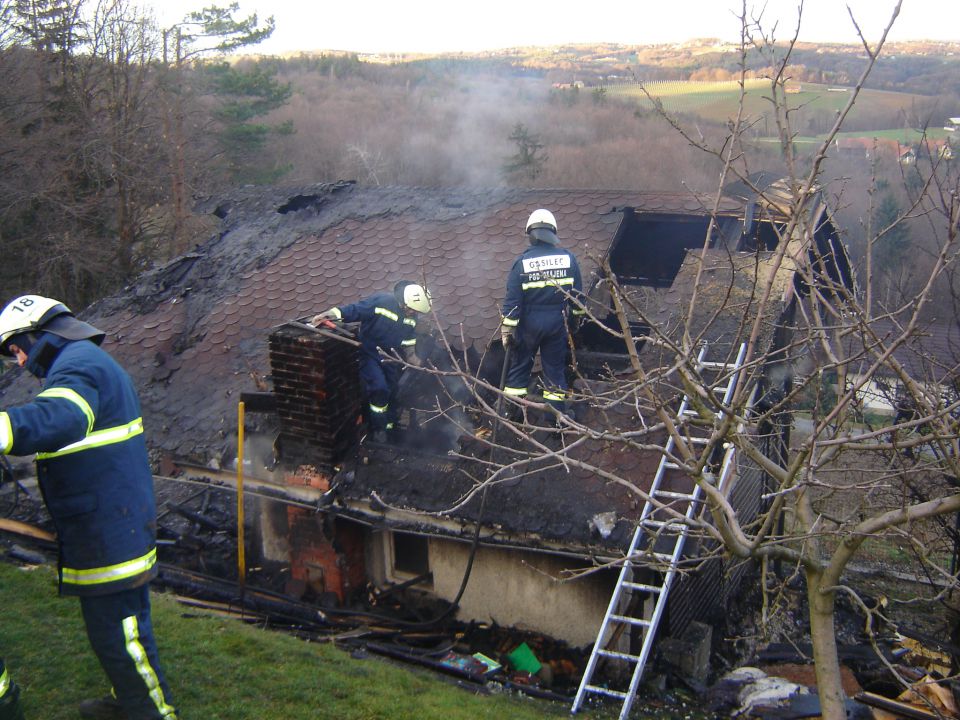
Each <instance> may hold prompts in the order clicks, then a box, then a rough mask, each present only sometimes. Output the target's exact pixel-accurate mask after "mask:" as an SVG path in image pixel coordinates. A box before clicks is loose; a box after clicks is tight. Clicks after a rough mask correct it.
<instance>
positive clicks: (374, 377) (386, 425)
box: [313, 280, 430, 442]
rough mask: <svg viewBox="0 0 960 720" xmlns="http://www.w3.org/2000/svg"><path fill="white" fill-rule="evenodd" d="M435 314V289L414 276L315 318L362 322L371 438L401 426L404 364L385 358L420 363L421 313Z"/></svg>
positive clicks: (382, 436)
mask: <svg viewBox="0 0 960 720" xmlns="http://www.w3.org/2000/svg"><path fill="white" fill-rule="evenodd" d="M428 312H430V293H429V292H427V290H426V289H425V288H424V287H423V286H421V285H418V284H416V283H414V282H410V281H409V280H401V281H400V282H398V283H397V284H396V285H395V286H394V288H393V292H392V293H389V292H384V293H377V294H376V295H371V296H370V297H367V298H364V299H363V300H361V301H360V302H356V303H352V304H350V305H342V306H338V307H333V308H330V309H329V310H326V311H324V312H322V313H320V314H319V315H316V316H314V318H313V324H314V325H317V324H319V323H321V322H322V321H323V320H336V321H342V322H359V323H360V344H361V347H360V381H361V382H362V384H363V388H364V390H365V392H366V394H367V402H368V403H369V404H370V407H369V410H370V413H369V425H370V433H371V437H372V439H373V440H374V441H376V442H385V441H386V440H387V439H388V434H389V433H391V432H392V431H394V430H396V429H397V426H398V421H399V416H400V412H399V410H400V409H399V408H398V407H397V387H398V385H399V383H400V374H401V372H402V371H403V366H402V365H400V364H399V363H396V362H384V359H385V358H384V354H386V355H388V356H394V357H400V358H403V359H405V360H406V361H407V362H410V363H411V364H418V363H419V360H418V359H417V356H416V346H417V336H416V329H417V315H419V314H423V313H428Z"/></svg>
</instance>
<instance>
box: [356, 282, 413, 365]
mask: <svg viewBox="0 0 960 720" xmlns="http://www.w3.org/2000/svg"><path fill="white" fill-rule="evenodd" d="M338 309H339V310H340V315H341V316H342V318H343V321H344V322H359V323H360V343H361V344H362V346H363V350H364V351H365V352H367V353H368V354H372V355H374V356H379V353H378V352H377V348H381V349H382V350H383V351H384V352H386V353H388V354H391V353H393V352H399V353H400V354H401V355H403V351H404V350H412V349H413V348H414V347H415V346H416V344H417V336H416V329H417V320H416V318H412V317H406V316H405V315H404V312H403V308H401V307H400V304H399V303H398V302H397V299H396V298H395V297H394V296H393V294H392V293H377V294H376V295H371V296H370V297H368V298H364V299H363V300H361V301H360V302H355V303H353V304H351V305H343V306H341V307H340V308H338Z"/></svg>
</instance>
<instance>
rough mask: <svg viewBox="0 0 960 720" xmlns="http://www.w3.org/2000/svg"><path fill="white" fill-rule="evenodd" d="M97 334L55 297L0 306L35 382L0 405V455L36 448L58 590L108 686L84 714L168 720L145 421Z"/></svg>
mask: <svg viewBox="0 0 960 720" xmlns="http://www.w3.org/2000/svg"><path fill="white" fill-rule="evenodd" d="M104 337H105V333H104V332H103V331H101V330H99V329H97V328H95V327H94V326H93V325H90V324H89V323H86V322H83V321H82V320H78V319H77V318H76V317H75V316H74V314H73V313H72V312H71V311H70V309H69V308H68V307H67V306H66V305H64V304H63V303H61V302H60V301H58V300H54V299H52V298H47V297H42V296H40V295H23V296H21V297H18V298H16V299H14V300H13V301H11V302H10V303H9V304H8V305H7V306H6V307H5V308H4V309H3V311H2V312H0V352H2V353H3V354H4V355H10V356H12V357H14V358H15V359H16V361H17V363H18V364H19V365H20V366H21V367H25V368H26V369H27V370H29V371H30V372H31V373H32V374H33V375H35V376H36V377H38V378H39V379H41V380H42V381H43V389H42V390H41V391H40V394H39V395H37V397H36V398H35V399H34V400H33V401H32V402H30V403H27V404H25V405H19V406H16V407H11V408H7V409H6V411H0V453H3V454H5V455H33V454H36V466H37V480H38V482H39V485H40V490H41V492H42V493H43V499H44V502H45V503H46V505H47V509H48V510H49V511H50V516H51V518H52V519H53V522H54V525H55V526H56V530H57V541H58V544H59V580H60V592H61V594H63V595H77V596H78V597H79V599H80V608H81V611H82V614H83V619H84V624H85V625H86V629H87V637H88V638H89V640H90V644H91V646H92V647H93V650H94V652H95V653H96V655H97V657H98V659H99V660H100V665H101V666H102V667H103V669H104V671H105V672H106V674H107V677H108V678H109V680H110V682H111V684H112V686H113V695H111V696H108V697H105V698H102V699H96V700H87V701H84V702H83V703H81V705H80V714H81V716H83V717H96V718H136V719H137V720H147V719H149V720H158V719H165V720H175V718H176V717H177V714H176V710H175V709H174V707H173V706H172V704H171V700H170V690H169V688H168V686H167V683H166V680H165V679H164V675H163V672H162V670H161V668H160V663H159V658H158V655H157V647H156V642H155V641H154V637H153V629H152V621H151V613H150V594H149V585H148V584H149V582H150V580H151V579H153V578H154V577H155V576H156V574H157V549H156V527H157V525H156V506H155V501H154V495H153V473H152V470H151V468H150V462H149V459H148V456H147V447H146V443H145V441H144V436H143V419H142V417H141V412H140V402H139V400H138V398H137V393H136V389H135V387H134V385H133V382H132V381H131V379H130V377H129V375H127V373H126V372H125V371H124V370H123V369H122V368H121V367H120V366H119V365H118V364H117V362H116V361H115V360H114V359H113V358H112V357H111V356H110V355H109V354H108V353H107V352H106V351H104V350H103V349H102V348H100V347H99V345H100V343H101V342H103V339H104Z"/></svg>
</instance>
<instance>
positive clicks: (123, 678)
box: [80, 585, 177, 720]
mask: <svg viewBox="0 0 960 720" xmlns="http://www.w3.org/2000/svg"><path fill="white" fill-rule="evenodd" d="M80 609H81V611H82V612H83V621H84V623H85V624H86V626H87V638H89V640H90V645H91V646H92V647H93V651H94V653H96V655H97V658H98V659H99V660H100V665H101V667H103V669H104V672H106V673H107V677H108V678H109V679H110V682H111V683H112V684H113V692H114V695H116V698H117V700H118V701H119V702H120V704H121V706H122V707H123V709H124V711H125V712H126V713H127V717H128V718H130V720H176V717H177V712H176V710H175V709H174V708H173V704H172V700H171V696H170V688H169V687H168V686H167V682H166V680H165V679H164V677H163V671H162V670H161V669H160V658H159V657H158V655H157V644H156V642H155V640H154V637H153V623H152V621H151V619H150V589H149V586H148V585H141V586H140V587H138V588H133V589H131V590H122V591H120V592H117V593H110V594H109V595H99V596H94V597H86V596H82V597H81V598H80Z"/></svg>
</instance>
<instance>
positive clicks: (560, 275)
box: [500, 208, 584, 412]
mask: <svg viewBox="0 0 960 720" xmlns="http://www.w3.org/2000/svg"><path fill="white" fill-rule="evenodd" d="M525 232H526V234H527V238H528V240H529V242H530V246H529V247H528V248H527V249H526V250H525V251H524V252H523V254H522V255H520V257H518V258H517V260H516V262H514V264H513V266H512V267H511V269H510V274H509V275H508V276H507V291H506V296H505V297H504V301H503V309H502V313H503V321H502V323H501V326H500V332H501V339H502V341H503V345H504V347H505V348H506V347H508V346H510V347H511V348H512V357H511V363H510V367H509V369H508V370H507V377H506V384H505V385H504V388H503V391H504V393H506V394H507V395H508V396H512V397H524V396H526V394H527V390H528V387H527V386H528V385H529V384H530V372H531V370H532V369H533V361H534V358H535V357H536V355H537V352H539V353H540V363H541V365H542V366H543V375H544V379H545V383H544V388H543V399H544V400H546V401H547V402H548V403H550V405H552V406H553V407H554V408H556V409H557V410H558V411H560V412H565V411H566V399H567V378H566V361H567V322H566V319H567V316H568V314H572V315H583V312H584V311H583V309H582V306H581V305H579V304H578V303H577V302H576V299H577V298H579V296H580V293H581V290H582V288H581V279H580V266H579V265H578V264H577V259H576V257H574V255H573V253H572V252H570V251H569V250H565V249H563V248H561V247H560V240H559V239H558V237H557V221H556V219H555V218H554V216H553V213H552V212H550V211H549V210H545V209H542V208H541V209H539V210H534V211H533V212H532V213H531V214H530V217H529V218H528V219H527V224H526V227H525Z"/></svg>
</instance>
